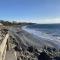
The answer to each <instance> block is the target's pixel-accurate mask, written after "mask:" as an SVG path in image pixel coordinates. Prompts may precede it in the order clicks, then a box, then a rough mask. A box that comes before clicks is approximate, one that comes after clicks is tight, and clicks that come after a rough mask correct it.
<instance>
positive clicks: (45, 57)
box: [38, 52, 51, 60]
mask: <svg viewBox="0 0 60 60" xmlns="http://www.w3.org/2000/svg"><path fill="white" fill-rule="evenodd" d="M38 60H51V59H50V57H49V56H48V55H47V54H46V53H45V52H42V53H40V55H39V56H38Z"/></svg>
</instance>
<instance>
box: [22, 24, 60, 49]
mask: <svg viewBox="0 0 60 60" xmlns="http://www.w3.org/2000/svg"><path fill="white" fill-rule="evenodd" d="M23 29H24V30H25V31H27V32H28V33H30V34H33V35H35V36H36V37H38V38H43V39H44V40H46V41H50V42H52V43H54V44H56V45H57V47H58V48H60V24H31V25H28V26H24V27H23Z"/></svg>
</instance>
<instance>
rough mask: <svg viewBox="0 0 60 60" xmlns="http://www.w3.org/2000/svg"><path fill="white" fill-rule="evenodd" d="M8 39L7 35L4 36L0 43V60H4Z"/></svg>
mask: <svg viewBox="0 0 60 60" xmlns="http://www.w3.org/2000/svg"><path fill="white" fill-rule="evenodd" d="M8 38H9V34H6V36H5V38H4V40H3V41H2V43H1V45H0V60H4V59H5V55H6V49H7V41H8Z"/></svg>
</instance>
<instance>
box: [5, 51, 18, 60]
mask: <svg viewBox="0 0 60 60" xmlns="http://www.w3.org/2000/svg"><path fill="white" fill-rule="evenodd" d="M5 60H17V59H16V52H13V51H7V53H6V58H5Z"/></svg>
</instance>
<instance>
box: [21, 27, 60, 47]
mask: <svg viewBox="0 0 60 60" xmlns="http://www.w3.org/2000/svg"><path fill="white" fill-rule="evenodd" d="M22 29H23V30H25V31H27V32H29V33H31V34H33V35H35V36H37V37H39V38H43V39H44V41H45V40H46V41H47V40H48V41H51V42H52V43H54V44H56V45H57V46H58V47H60V37H56V36H52V35H51V34H46V33H44V32H42V31H37V30H35V29H30V28H26V26H24V27H23V28H22Z"/></svg>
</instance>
